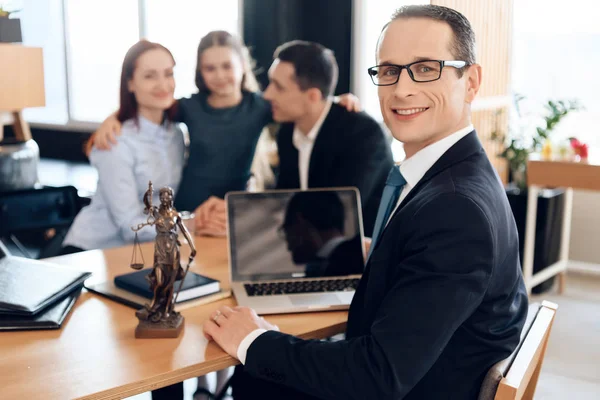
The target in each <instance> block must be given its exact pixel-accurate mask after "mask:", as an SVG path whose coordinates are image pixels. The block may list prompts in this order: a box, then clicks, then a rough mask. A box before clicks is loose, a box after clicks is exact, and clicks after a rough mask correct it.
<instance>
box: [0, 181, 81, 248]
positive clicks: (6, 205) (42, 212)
mask: <svg viewBox="0 0 600 400" xmlns="http://www.w3.org/2000/svg"><path fill="white" fill-rule="evenodd" d="M80 209H81V202H80V198H79V196H78V195H77V189H75V188H74V187H73V186H64V187H57V188H54V187H48V188H42V189H27V190H18V191H12V192H2V193H0V237H2V236H5V235H9V234H12V233H17V232H24V231H30V230H35V229H48V228H57V227H68V226H69V225H70V224H71V223H72V222H73V219H74V218H75V216H76V215H77V213H78V212H79V210H80Z"/></svg>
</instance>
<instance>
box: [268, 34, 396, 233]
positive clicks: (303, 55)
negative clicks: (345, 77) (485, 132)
mask: <svg viewBox="0 0 600 400" xmlns="http://www.w3.org/2000/svg"><path fill="white" fill-rule="evenodd" d="M274 59H275V61H274V62H273V64H272V66H271V68H270V69H269V80H270V83H269V86H268V87H267V89H266V90H265V93H264V96H265V99H266V100H268V101H269V102H270V103H271V106H272V110H273V119H274V120H275V121H277V122H282V125H281V128H280V129H279V132H278V134H277V148H278V151H279V176H278V178H277V188H278V189H296V188H299V189H307V188H322V187H340V186H355V187H357V188H358V189H359V191H360V197H361V203H362V210H363V221H364V229H365V235H367V236H371V233H372V231H373V226H374V224H375V217H376V216H377V208H378V206H379V201H380V200H381V192H382V191H383V186H384V184H385V178H386V176H387V174H388V171H389V169H390V168H391V166H392V165H393V159H392V153H391V150H390V146H389V143H388V141H387V139H386V137H385V134H384V133H383V131H382V129H381V127H380V126H379V124H378V123H377V122H376V121H375V120H374V119H373V118H371V117H370V116H369V115H367V114H366V113H364V112H358V113H357V112H353V111H348V110H347V109H346V108H345V107H342V106H341V105H339V104H335V103H333V102H332V100H331V97H332V95H333V91H334V89H335V86H336V85H337V77H338V65H337V62H336V60H335V56H334V55H333V52H332V51H331V50H329V49H327V48H325V47H323V46H322V45H320V44H318V43H312V42H304V41H293V42H288V43H285V44H283V45H281V46H280V47H279V48H278V49H277V50H276V51H275V55H274Z"/></svg>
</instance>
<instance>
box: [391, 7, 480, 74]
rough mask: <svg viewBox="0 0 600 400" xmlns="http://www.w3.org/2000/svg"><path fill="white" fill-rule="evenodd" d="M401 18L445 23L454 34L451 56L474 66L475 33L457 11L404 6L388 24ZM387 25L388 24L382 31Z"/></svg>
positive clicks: (460, 72) (460, 70)
mask: <svg viewBox="0 0 600 400" xmlns="http://www.w3.org/2000/svg"><path fill="white" fill-rule="evenodd" d="M402 18H429V19H433V20H435V21H442V22H445V23H447V24H448V25H449V26H450V28H451V29H452V32H453V33H454V38H453V39H452V42H451V48H450V52H452V55H453V56H454V57H455V58H456V60H460V61H466V63H467V65H472V64H475V62H476V61H475V32H473V28H472V27H471V23H470V22H469V20H468V19H467V18H466V17H465V16H464V15H462V14H461V13H459V12H458V11H456V10H454V9H452V8H448V7H444V6H436V5H432V4H424V5H412V6H404V7H400V8H399V9H397V10H396V12H394V14H393V15H392V19H391V21H390V22H393V21H395V20H397V19H402ZM388 25H389V22H388V24H386V25H385V26H384V27H383V29H384V30H385V28H386V27H387V26H388ZM382 31H383V30H382ZM458 71H459V76H460V75H462V71H463V70H462V69H459V70H458Z"/></svg>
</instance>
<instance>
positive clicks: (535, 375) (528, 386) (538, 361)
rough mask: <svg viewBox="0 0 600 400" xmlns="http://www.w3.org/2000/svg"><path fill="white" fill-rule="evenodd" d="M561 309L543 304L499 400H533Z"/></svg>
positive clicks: (547, 302)
mask: <svg viewBox="0 0 600 400" xmlns="http://www.w3.org/2000/svg"><path fill="white" fill-rule="evenodd" d="M557 309H558V305H556V304H554V303H551V302H549V301H544V302H542V306H541V307H540V309H539V311H538V313H537V315H536V317H535V320H534V321H533V325H531V329H529V332H528V333H527V336H525V340H524V341H523V343H522V344H521V346H520V349H519V351H518V353H517V357H516V358H515V359H514V361H513V363H512V365H511V366H510V369H509V370H508V373H507V374H506V376H505V377H504V378H502V380H501V381H500V385H498V391H497V392H496V397H495V398H494V399H495V400H521V399H526V400H533V394H534V393H535V388H536V386H537V382H538V379H539V377H540V371H541V370H542V363H543V362H544V356H545V355H546V347H547V346H548V339H549V338H550V332H551V330H552V323H553V322H554V316H555V315H556V310H557Z"/></svg>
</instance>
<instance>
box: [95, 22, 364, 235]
mask: <svg viewBox="0 0 600 400" xmlns="http://www.w3.org/2000/svg"><path fill="white" fill-rule="evenodd" d="M196 86H197V87H198V93H196V94H193V95H192V96H191V97H189V98H183V99H179V100H178V101H177V115H176V117H175V118H176V119H177V121H181V122H184V123H185V124H186V125H187V127H188V131H189V136H190V145H189V146H190V147H189V158H188V161H187V165H186V166H185V167H184V171H183V176H182V179H181V185H180V189H179V193H178V194H177V195H176V199H175V206H176V207H177V208H178V209H179V210H190V211H191V210H196V211H197V212H196V234H198V233H209V234H210V233H211V232H224V231H225V213H224V209H223V210H216V211H221V212H216V213H212V215H217V216H218V215H220V216H221V218H203V216H207V215H208V214H211V211H214V210H213V208H223V203H222V202H219V201H214V198H215V197H216V198H223V197H224V195H225V193H227V192H229V191H232V190H245V188H246V184H247V182H248V179H249V178H250V170H251V165H252V161H253V158H254V154H255V150H256V145H257V142H258V140H259V137H260V136H261V132H262V131H263V128H265V126H266V125H267V124H268V123H269V122H271V121H272V114H271V106H270V104H269V103H268V102H267V101H266V100H265V99H263V97H262V94H261V93H260V92H259V91H258V84H257V82H256V78H255V77H254V74H253V73H252V63H251V59H250V55H249V52H248V49H247V48H246V47H245V46H244V45H243V43H242V42H241V41H240V40H239V39H238V38H237V37H235V36H233V35H231V34H230V33H228V32H225V31H213V32H210V33H208V34H207V35H206V36H204V37H203V38H202V39H201V41H200V44H199V46H198V59H197V68H196ZM342 102H343V103H344V104H347V105H348V107H350V108H353V107H354V105H355V104H354V101H353V99H352V97H351V96H347V97H345V98H344V99H343V100H342ZM119 129H120V124H119V123H118V121H117V120H116V119H115V118H114V117H109V118H108V119H107V120H106V121H104V123H103V124H102V126H101V127H100V129H99V130H98V131H97V132H96V133H95V134H94V141H95V146H96V147H97V148H100V149H105V148H110V143H109V142H113V143H114V138H115V135H114V133H113V132H118V131H119ZM211 197H212V199H209V198H211ZM207 200H208V201H207ZM204 202H207V203H206V204H204V206H202V205H203V203H204Z"/></svg>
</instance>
